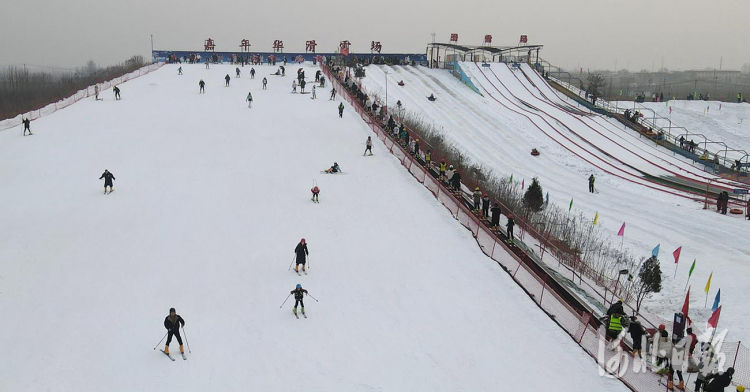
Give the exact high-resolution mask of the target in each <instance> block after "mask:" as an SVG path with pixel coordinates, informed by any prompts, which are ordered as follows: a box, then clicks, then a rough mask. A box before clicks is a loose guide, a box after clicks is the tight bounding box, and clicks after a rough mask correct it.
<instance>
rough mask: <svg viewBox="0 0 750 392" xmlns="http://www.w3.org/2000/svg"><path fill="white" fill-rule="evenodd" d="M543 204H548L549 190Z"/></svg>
mask: <svg viewBox="0 0 750 392" xmlns="http://www.w3.org/2000/svg"><path fill="white" fill-rule="evenodd" d="M544 204H549V192H547V198H546V199H545V200H544Z"/></svg>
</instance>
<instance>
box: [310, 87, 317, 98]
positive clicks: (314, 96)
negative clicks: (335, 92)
mask: <svg viewBox="0 0 750 392" xmlns="http://www.w3.org/2000/svg"><path fill="white" fill-rule="evenodd" d="M310 98H311V99H315V98H317V96H316V95H315V85H313V88H312V97H310Z"/></svg>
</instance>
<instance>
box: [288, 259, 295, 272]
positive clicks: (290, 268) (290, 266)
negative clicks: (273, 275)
mask: <svg viewBox="0 0 750 392" xmlns="http://www.w3.org/2000/svg"><path fill="white" fill-rule="evenodd" d="M296 257H297V256H294V257H292V262H291V263H289V269H287V271H291V270H292V264H294V259H295V258H296Z"/></svg>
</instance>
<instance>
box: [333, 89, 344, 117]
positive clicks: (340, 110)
mask: <svg viewBox="0 0 750 392" xmlns="http://www.w3.org/2000/svg"><path fill="white" fill-rule="evenodd" d="M334 91H335V90H334ZM342 117H344V103H343V102H340V103H339V118H342Z"/></svg>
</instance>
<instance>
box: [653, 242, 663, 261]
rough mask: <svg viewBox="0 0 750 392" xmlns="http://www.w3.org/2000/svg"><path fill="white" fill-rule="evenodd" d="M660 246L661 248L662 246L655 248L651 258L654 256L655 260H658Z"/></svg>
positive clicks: (658, 245)
mask: <svg viewBox="0 0 750 392" xmlns="http://www.w3.org/2000/svg"><path fill="white" fill-rule="evenodd" d="M660 246H661V244H656V246H655V247H654V250H652V251H651V256H654V258H658V257H659V247H660Z"/></svg>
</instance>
